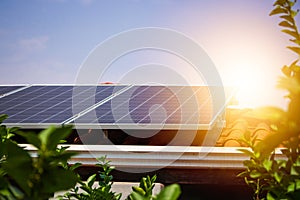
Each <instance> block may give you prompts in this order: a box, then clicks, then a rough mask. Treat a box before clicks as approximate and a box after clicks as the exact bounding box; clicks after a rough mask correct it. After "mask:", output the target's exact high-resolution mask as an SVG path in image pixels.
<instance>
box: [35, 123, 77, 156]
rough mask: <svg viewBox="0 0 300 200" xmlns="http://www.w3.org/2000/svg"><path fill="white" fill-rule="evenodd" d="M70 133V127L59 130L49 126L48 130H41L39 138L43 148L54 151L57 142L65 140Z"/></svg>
mask: <svg viewBox="0 0 300 200" xmlns="http://www.w3.org/2000/svg"><path fill="white" fill-rule="evenodd" d="M71 131H72V127H71V126H65V127H61V128H56V127H54V126H51V127H49V128H48V129H46V130H43V131H42V132H41V133H40V134H39V138H40V140H41V142H42V145H43V146H44V148H46V149H48V150H55V149H56V147H57V145H58V144H59V142H60V141H61V140H63V139H65V138H66V137H67V136H68V135H69V134H70V133H71Z"/></svg>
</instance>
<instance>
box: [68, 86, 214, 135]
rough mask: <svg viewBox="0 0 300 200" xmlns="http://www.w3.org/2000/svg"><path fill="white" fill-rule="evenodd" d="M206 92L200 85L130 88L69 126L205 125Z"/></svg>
mask: <svg viewBox="0 0 300 200" xmlns="http://www.w3.org/2000/svg"><path fill="white" fill-rule="evenodd" d="M210 90H211V89H210V88H208V87H201V86H198V87H196V86H194V87H188V86H168V87H167V86H134V87H131V88H130V89H128V90H127V91H125V92H124V93H122V94H120V95H118V96H116V97H114V98H112V99H111V100H110V101H107V102H105V103H104V104H102V105H100V106H98V107H97V108H95V109H94V110H91V111H90V112H88V113H86V114H85V115H83V116H81V117H79V118H77V119H76V120H75V121H74V122H73V123H76V124H77V125H80V124H90V125H91V124H99V125H104V126H105V127H109V126H110V127H111V128H116V126H120V127H121V128H122V126H123V125H129V126H128V127H129V128H130V127H131V128H133V129H136V128H140V129H143V127H145V125H150V126H151V125H174V124H177V125H178V124H181V125H182V124H185V125H191V124H193V125H194V124H209V123H211V121H212V118H213V117H214V112H213V105H212V104H213V101H212V96H211V93H210ZM130 125H131V126H130ZM135 125H137V126H135ZM166 128H168V126H166Z"/></svg>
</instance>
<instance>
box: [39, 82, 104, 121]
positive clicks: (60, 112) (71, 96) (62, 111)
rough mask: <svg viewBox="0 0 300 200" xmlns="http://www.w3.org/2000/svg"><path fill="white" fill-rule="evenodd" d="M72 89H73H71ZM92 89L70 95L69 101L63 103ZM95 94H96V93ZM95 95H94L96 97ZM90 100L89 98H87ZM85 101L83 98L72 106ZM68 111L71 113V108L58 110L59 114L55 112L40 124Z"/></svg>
mask: <svg viewBox="0 0 300 200" xmlns="http://www.w3.org/2000/svg"><path fill="white" fill-rule="evenodd" d="M72 88H73V87H72ZM92 89H93V87H89V88H88V89H87V90H83V91H81V92H79V93H77V94H71V95H70V97H69V99H66V100H65V101H64V102H67V101H68V100H72V98H74V97H76V96H81V95H82V94H84V93H86V92H88V91H89V90H92ZM105 90H108V87H107V88H106V89H105ZM105 90H104V91H105ZM98 92H100V91H98ZM102 92H103V91H102ZM96 94H97V93H96ZM96 94H95V95H96ZM89 98H90V97H89ZM86 100H87V98H83V99H82V100H81V101H79V102H78V103H77V104H75V105H73V106H76V105H78V104H80V103H82V102H84V101H86ZM69 109H71V111H72V108H70V107H66V108H65V109H63V110H60V111H59V112H57V113H56V114H54V115H52V116H49V117H48V118H45V119H44V120H42V121H41V123H43V122H46V121H48V120H49V119H51V118H53V117H56V116H59V115H60V114H62V113H64V112H67V111H68V110H69Z"/></svg>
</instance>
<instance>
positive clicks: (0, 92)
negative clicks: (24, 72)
mask: <svg viewBox="0 0 300 200" xmlns="http://www.w3.org/2000/svg"><path fill="white" fill-rule="evenodd" d="M21 87H23V86H0V97H1V96H3V95H5V94H7V93H9V92H12V91H14V90H17V89H20V88H21Z"/></svg>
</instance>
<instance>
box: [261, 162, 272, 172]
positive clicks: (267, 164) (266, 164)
mask: <svg viewBox="0 0 300 200" xmlns="http://www.w3.org/2000/svg"><path fill="white" fill-rule="evenodd" d="M272 165H273V162H272V161H271V160H264V161H263V166H264V168H265V169H266V170H267V171H270V170H271V169H272Z"/></svg>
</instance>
